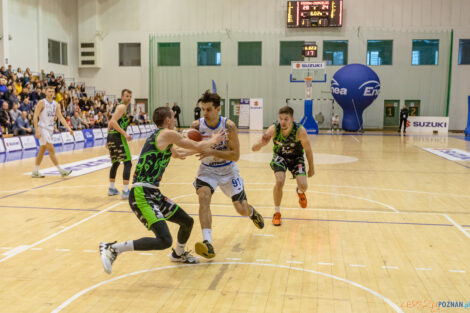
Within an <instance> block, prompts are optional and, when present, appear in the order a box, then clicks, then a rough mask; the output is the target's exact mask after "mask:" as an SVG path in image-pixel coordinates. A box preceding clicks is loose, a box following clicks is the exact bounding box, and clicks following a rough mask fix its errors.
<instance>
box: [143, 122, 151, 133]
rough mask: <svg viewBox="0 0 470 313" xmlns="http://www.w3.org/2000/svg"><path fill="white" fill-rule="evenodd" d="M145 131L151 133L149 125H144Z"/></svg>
mask: <svg viewBox="0 0 470 313" xmlns="http://www.w3.org/2000/svg"><path fill="white" fill-rule="evenodd" d="M145 129H147V132H151V131H152V128H150V125H149V124H147V125H145Z"/></svg>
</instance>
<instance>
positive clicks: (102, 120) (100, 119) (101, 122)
mask: <svg viewBox="0 0 470 313" xmlns="http://www.w3.org/2000/svg"><path fill="white" fill-rule="evenodd" d="M96 124H97V125H98V126H99V127H101V128H104V127H108V119H107V118H106V116H104V115H103V113H101V112H98V115H97V116H96Z"/></svg>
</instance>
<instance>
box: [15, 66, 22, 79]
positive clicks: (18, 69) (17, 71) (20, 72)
mask: <svg viewBox="0 0 470 313" xmlns="http://www.w3.org/2000/svg"><path fill="white" fill-rule="evenodd" d="M23 76H24V74H23V70H22V69H21V67H18V68H17V69H16V78H17V79H18V80H21V79H22V78H23Z"/></svg>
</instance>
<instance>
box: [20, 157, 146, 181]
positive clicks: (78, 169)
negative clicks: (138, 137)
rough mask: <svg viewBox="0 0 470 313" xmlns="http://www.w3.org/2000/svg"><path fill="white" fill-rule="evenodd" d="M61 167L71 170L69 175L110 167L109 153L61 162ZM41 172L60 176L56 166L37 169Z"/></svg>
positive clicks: (79, 174) (83, 173) (73, 175)
mask: <svg viewBox="0 0 470 313" xmlns="http://www.w3.org/2000/svg"><path fill="white" fill-rule="evenodd" d="M137 159H138V156H137V155H133V156H132V160H137ZM61 167H62V168H64V169H67V170H72V173H71V174H70V176H71V177H75V176H81V175H85V174H89V173H93V172H96V171H99V170H102V169H105V168H108V167H111V159H110V158H109V155H103V156H99V157H95V158H91V159H85V160H81V161H78V162H73V163H67V164H61ZM39 171H40V172H41V174H44V175H48V176H60V173H59V171H58V170H57V168H56V167H49V168H45V169H39ZM24 175H31V172H29V173H24Z"/></svg>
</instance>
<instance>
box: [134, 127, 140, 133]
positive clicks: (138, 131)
mask: <svg viewBox="0 0 470 313" xmlns="http://www.w3.org/2000/svg"><path fill="white" fill-rule="evenodd" d="M132 133H133V134H140V129H139V126H137V125H133V126H132Z"/></svg>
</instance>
